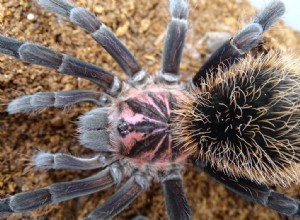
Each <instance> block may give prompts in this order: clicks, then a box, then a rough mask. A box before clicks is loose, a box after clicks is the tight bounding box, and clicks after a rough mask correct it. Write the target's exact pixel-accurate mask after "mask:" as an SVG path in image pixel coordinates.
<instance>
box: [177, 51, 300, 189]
mask: <svg viewBox="0 0 300 220" xmlns="http://www.w3.org/2000/svg"><path fill="white" fill-rule="evenodd" d="M299 70H300V68H299V65H298V64H296V63H294V62H291V61H289V59H287V58H286V57H282V56H281V55H279V54H276V53H273V52H270V53H269V54H267V55H261V56H259V57H257V58H255V57H251V56H248V57H246V58H245V59H243V60H241V62H239V63H238V64H235V65H233V66H232V68H230V69H229V70H225V71H223V72H219V73H218V75H217V76H216V77H215V78H209V79H206V80H205V81H204V80H203V82H202V83H201V84H200V86H199V88H198V90H197V91H195V92H194V94H193V95H192V96H191V97H190V99H188V100H182V102H181V103H179V106H178V110H177V113H176V112H175V115H176V114H177V115H178V116H179V117H180V118H181V120H180V125H179V124H178V128H177V126H175V127H174V133H175V134H176V137H177V141H178V143H179V144H181V145H182V146H183V148H184V149H185V150H186V151H188V152H190V154H193V155H195V156H197V157H199V158H200V159H201V160H203V161H204V162H206V163H209V164H211V165H212V166H213V167H215V168H217V169H218V170H222V171H224V172H225V173H228V174H229V175H232V176H237V177H246V178H249V179H251V180H254V181H257V182H260V183H273V184H281V185H287V184H289V183H290V182H293V181H298V177H299V171H298V170H299V167H300V166H299V161H300V139H299V137H300V125H299V121H300V98H299V94H300V86H299V83H300V75H299V73H298V72H299ZM179 126H180V127H179ZM179 129H180V130H179Z"/></svg>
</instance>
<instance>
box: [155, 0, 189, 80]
mask: <svg viewBox="0 0 300 220" xmlns="http://www.w3.org/2000/svg"><path fill="white" fill-rule="evenodd" d="M170 14H171V16H172V18H171V21H170V22H169V24H168V27H167V35H166V40H165V44H164V49H163V55H162V64H161V70H160V72H159V75H158V78H159V79H161V80H163V81H164V82H166V83H174V82H175V83H176V82H178V80H179V76H178V71H179V65H180V59H181V54H182V49H183V46H184V41H185V36H186V32H187V29H188V22H187V18H188V3H187V1H186V0H170Z"/></svg>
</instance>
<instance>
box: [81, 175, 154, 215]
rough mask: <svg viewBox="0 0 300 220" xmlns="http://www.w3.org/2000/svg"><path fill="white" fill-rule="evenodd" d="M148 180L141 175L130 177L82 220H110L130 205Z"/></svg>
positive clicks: (147, 183) (146, 184)
mask: <svg viewBox="0 0 300 220" xmlns="http://www.w3.org/2000/svg"><path fill="white" fill-rule="evenodd" d="M149 181H150V179H149V178H148V177H144V176H143V175H142V174H135V175H134V176H132V177H131V178H130V179H129V180H128V181H127V182H126V183H125V184H124V185H123V186H122V187H121V188H120V189H119V190H118V191H117V192H116V193H115V194H114V195H113V196H112V197H110V198H109V199H108V200H107V201H106V202H105V203H104V204H102V205H100V206H99V207H98V208H96V209H95V210H93V211H92V212H91V213H90V214H89V216H88V217H86V218H84V219H83V220H98V219H103V220H104V219H111V218H113V217H114V216H116V215H117V214H118V213H120V212H121V211H122V210H123V209H125V208H126V207H127V206H128V205H129V204H130V203H132V202H133V201H134V200H135V199H136V197H137V196H138V195H139V194H140V192H142V191H143V190H144V189H146V188H148V185H149Z"/></svg>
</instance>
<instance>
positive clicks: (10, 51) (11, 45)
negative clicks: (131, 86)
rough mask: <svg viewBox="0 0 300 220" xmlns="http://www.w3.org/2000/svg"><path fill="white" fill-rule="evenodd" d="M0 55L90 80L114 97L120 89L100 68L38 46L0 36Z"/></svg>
mask: <svg viewBox="0 0 300 220" xmlns="http://www.w3.org/2000/svg"><path fill="white" fill-rule="evenodd" d="M0 53H4V54H7V55H10V56H14V57H16V58H18V59H20V60H22V61H25V62H28V63H33V64H37V65H41V66H46V67H50V68H52V69H55V70H57V71H59V72H60V73H63V74H68V75H71V76H75V77H81V78H84V79H87V80H90V81H92V82H94V83H96V84H98V85H100V86H101V87H103V88H105V89H106V92H107V93H109V94H111V95H116V94H117V93H118V92H119V90H120V89H121V84H120V80H119V79H118V78H117V77H116V76H113V75H112V74H110V73H108V72H107V71H105V70H103V69H101V68H100V67H97V66H95V65H93V64H90V63H87V62H84V61H81V60H79V59H76V58H74V57H72V56H69V55H67V54H63V53H60V52H57V51H54V50H51V49H49V48H47V47H44V46H41V45H39V44H35V43H30V42H21V41H17V40H16V39H13V38H9V37H5V36H3V35H0Z"/></svg>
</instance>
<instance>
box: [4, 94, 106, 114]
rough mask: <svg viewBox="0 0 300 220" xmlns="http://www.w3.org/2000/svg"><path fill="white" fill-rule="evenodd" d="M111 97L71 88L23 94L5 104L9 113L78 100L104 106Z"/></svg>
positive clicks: (58, 106) (65, 105) (63, 106)
mask: <svg viewBox="0 0 300 220" xmlns="http://www.w3.org/2000/svg"><path fill="white" fill-rule="evenodd" d="M111 99H112V98H111V97H110V96H109V95H107V94H105V93H103V92H96V91H91V90H73V91H61V92H38V93H35V94H33V95H25V96H21V97H19V98H16V99H14V100H13V101H11V102H10V103H9V104H8V106H7V112H8V113H9V114H16V113H21V112H30V111H36V110H40V109H43V108H47V107H56V108H66V107H68V106H70V105H73V104H76V103H79V102H94V103H95V104H97V105H99V106H104V105H106V104H107V103H110V102H111Z"/></svg>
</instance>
